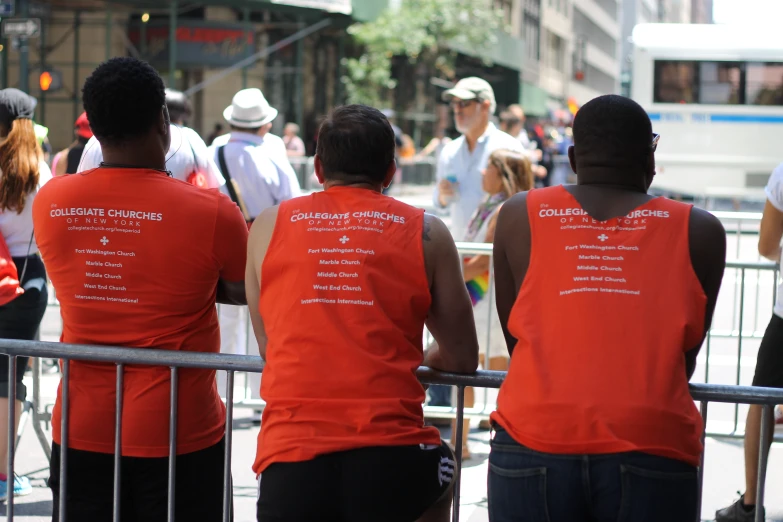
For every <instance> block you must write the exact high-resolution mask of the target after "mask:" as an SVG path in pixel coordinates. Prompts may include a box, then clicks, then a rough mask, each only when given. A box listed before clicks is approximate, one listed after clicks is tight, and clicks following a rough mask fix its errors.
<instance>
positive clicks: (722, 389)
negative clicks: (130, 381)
mask: <svg viewBox="0 0 783 522" xmlns="http://www.w3.org/2000/svg"><path fill="white" fill-rule="evenodd" d="M0 354H6V355H8V356H9V363H10V364H9V370H8V371H9V385H10V387H11V388H10V390H9V392H10V393H12V394H14V393H15V392H16V390H15V387H16V383H15V378H14V375H15V370H16V364H17V357H19V356H26V357H48V358H55V359H60V360H61V361H62V380H63V385H62V422H61V435H60V437H61V442H62V447H64V448H65V447H67V444H68V420H69V416H70V408H69V400H68V399H69V398H68V392H69V385H70V363H71V361H73V360H77V361H91V362H103V363H109V364H114V365H116V372H117V380H116V403H115V409H116V410H115V446H114V478H113V480H114V482H113V485H114V489H113V502H114V510H113V513H114V517H113V520H114V522H119V520H120V518H119V517H120V498H121V495H120V491H121V488H122V484H121V480H120V477H121V475H120V470H121V462H122V461H121V459H120V456H121V454H120V451H121V447H122V440H121V433H122V422H123V419H122V404H123V375H124V367H125V365H126V364H133V365H149V366H159V367H168V368H169V370H170V372H171V380H170V395H169V409H170V416H169V466H168V521H169V522H174V521H175V512H174V505H175V504H174V501H175V497H174V495H175V488H174V484H175V482H176V479H177V470H176V458H175V457H176V454H177V443H176V440H177V415H178V412H177V394H178V377H179V369H181V368H202V369H213V370H221V371H225V372H226V398H227V400H226V432H225V440H226V447H225V466H224V470H223V474H224V476H223V503H224V505H223V521H224V522H228V521H229V520H230V512H231V503H232V498H233V492H232V489H231V480H230V477H231V453H232V449H233V443H232V428H231V427H232V424H233V414H234V411H233V401H232V398H233V392H234V376H235V374H236V372H253V373H259V372H262V371H263V361H262V359H261V358H260V357H257V356H250V355H229V354H208V353H193V352H185V353H183V352H172V351H168V350H152V349H138V348H117V347H105V346H91V345H76V344H61V343H46V342H41V341H17V340H10V339H2V340H0ZM417 375H418V377H419V379H420V380H421V381H422V382H423V383H426V384H444V385H450V386H454V387H456V395H457V409H456V416H457V423H456V429H457V438H456V456H457V473H456V474H455V479H454V480H455V484H454V505H453V517H452V519H453V521H454V522H459V504H460V479H461V470H462V459H461V453H462V451H461V450H462V448H461V441H462V433H461V431H462V419H463V414H464V397H465V388H466V387H468V386H471V387H482V388H498V387H500V385H501V384H502V383H503V380H504V378H505V375H506V374H505V372H496V371H478V372H476V373H475V374H471V375H461V374H452V373H443V372H437V371H434V370H432V369H429V368H419V370H418V372H417ZM690 388H691V395H692V396H693V398H694V400H695V401H697V402H699V404H700V411H701V414H702V417H703V419H704V421H705V423H706V420H707V411H708V404H709V403H710V402H718V403H721V402H723V403H734V404H760V405H763V415H762V425H761V438H760V443H761V447H762V448H764V447H766V445H767V443H768V437H769V434H768V431H769V430H768V427H769V426H770V423H772V422H774V420H773V407H774V405H775V404H779V403H783V390H780V389H772V388H753V387H739V386H721V385H710V384H692V385H691V387H690ZM12 396H13V395H12ZM13 418H14V401H10V403H9V412H8V419H9V422H8V426H9V429H8V431H9V433H8V435H9V437H8V441H9V444H8V455H9V458H8V466H7V474H8V476H9V477H13V476H14V459H15V444H14V442H15V439H16V436H15V435H16V434H15V433H14V428H13V426H14V423H13V421H12V419H13ZM702 442H704V437H702ZM705 451H706V450H705ZM67 456H68V452H66V451H63V452H62V453H61V463H60V503H59V505H58V506H53V509H58V510H59V515H60V520H61V521H62V522H67V519H66V515H67V513H66V511H65V503H66V499H67V494H66V493H67V489H68V476H67V470H68V459H67ZM767 458H768V452H764V451H762V452H760V455H759V473H758V477H757V486H758V493H757V497H756V505H757V506H763V505H764V493H765V476H766V467H767ZM248 465H250V462H248ZM703 469H704V454H702V461H701V465H700V467H699V476H698V477H699V479H698V480H699V499H700V500H701V492H702V487H703V480H704V476H703ZM699 506H701V501H699ZM700 511H701V508H699V514H698V516H697V518H696V520H697V521H698V520H701V512H700ZM6 513H7V516H8V521H9V522H13V520H14V498H13V495H10V496H9V497H8V501H7V507H6ZM762 513H763V510H762V509H757V510H756V520H757V521H762V520H763V515H762Z"/></svg>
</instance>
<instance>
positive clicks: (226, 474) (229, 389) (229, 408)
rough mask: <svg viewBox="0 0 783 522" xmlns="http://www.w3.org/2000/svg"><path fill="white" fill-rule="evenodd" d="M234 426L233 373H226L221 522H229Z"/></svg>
mask: <svg viewBox="0 0 783 522" xmlns="http://www.w3.org/2000/svg"><path fill="white" fill-rule="evenodd" d="M233 424H234V372H232V371H227V372H226V455H225V457H224V458H225V459H226V460H225V462H224V463H223V522H231V499H232V497H233V488H232V485H231V443H232V439H231V434H232V428H233Z"/></svg>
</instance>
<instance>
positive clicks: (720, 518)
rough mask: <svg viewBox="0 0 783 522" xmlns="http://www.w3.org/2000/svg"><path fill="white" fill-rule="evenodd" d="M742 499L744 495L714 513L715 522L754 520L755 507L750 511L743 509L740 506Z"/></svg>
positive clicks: (746, 521) (745, 521)
mask: <svg viewBox="0 0 783 522" xmlns="http://www.w3.org/2000/svg"><path fill="white" fill-rule="evenodd" d="M737 493H739V492H737ZM744 498H745V495H740V498H739V500H738V501H736V502H735V503H734V504H732V505H730V506H729V507H727V508H723V509H720V510H718V511H716V512H715V522H753V521H754V520H755V519H756V506H753V509H751V510H747V509H745V506H743V505H742V504H743V500H744ZM761 509H764V508H761Z"/></svg>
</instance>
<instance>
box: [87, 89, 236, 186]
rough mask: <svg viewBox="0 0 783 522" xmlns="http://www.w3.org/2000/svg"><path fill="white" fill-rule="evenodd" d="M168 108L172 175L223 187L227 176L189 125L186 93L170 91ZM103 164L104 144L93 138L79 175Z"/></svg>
mask: <svg viewBox="0 0 783 522" xmlns="http://www.w3.org/2000/svg"><path fill="white" fill-rule="evenodd" d="M166 108H167V109H168V111H169V117H170V118H171V129H170V131H171V147H170V148H169V153H168V155H167V160H166V168H167V169H168V170H169V172H171V176H172V177H173V178H175V179H179V180H182V181H185V182H188V183H193V184H194V185H198V186H201V187H204V188H218V187H220V186H221V185H222V184H223V176H222V175H221V174H220V170H218V168H217V165H215V162H214V161H212V158H211V157H210V154H209V153H208V152H207V145H206V143H204V140H202V139H201V136H199V135H198V133H197V132H196V131H194V130H193V129H191V128H189V127H186V126H185V122H186V121H187V120H188V119H189V118H190V116H191V114H192V108H191V105H190V101H189V100H188V99H187V97H186V96H185V94H184V93H182V92H180V91H175V90H173V89H166ZM102 161H103V151H101V144H100V143H98V140H97V138H95V136H93V137H92V138H90V140H89V141H88V142H87V144H86V145H85V146H84V152H82V159H81V161H80V162H79V169H78V172H84V171H86V170H92V169H95V168H98V166H100V164H101V162H102Z"/></svg>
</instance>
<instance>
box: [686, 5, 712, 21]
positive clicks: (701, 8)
mask: <svg viewBox="0 0 783 522" xmlns="http://www.w3.org/2000/svg"><path fill="white" fill-rule="evenodd" d="M691 23H692V24H711V23H712V0H691Z"/></svg>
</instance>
